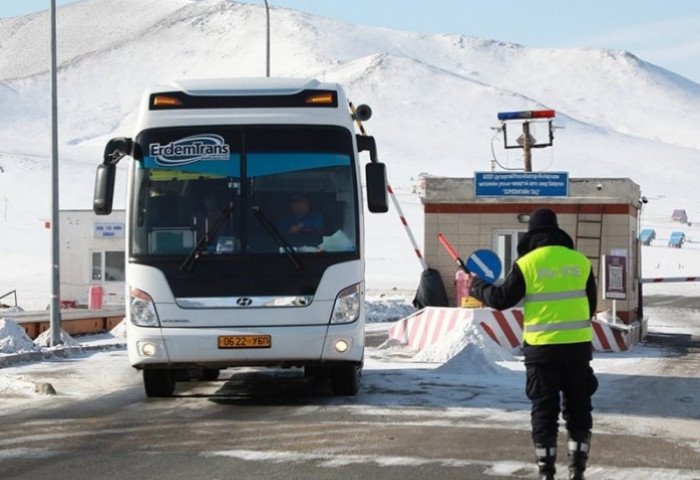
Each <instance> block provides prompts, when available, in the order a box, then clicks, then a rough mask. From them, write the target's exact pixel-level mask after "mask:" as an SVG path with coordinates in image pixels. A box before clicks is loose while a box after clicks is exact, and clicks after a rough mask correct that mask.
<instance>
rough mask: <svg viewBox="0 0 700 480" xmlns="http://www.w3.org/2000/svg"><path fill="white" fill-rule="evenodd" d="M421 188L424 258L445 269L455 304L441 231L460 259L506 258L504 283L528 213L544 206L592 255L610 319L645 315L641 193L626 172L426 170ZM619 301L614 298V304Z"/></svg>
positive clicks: (452, 266)
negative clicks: (457, 173) (469, 174)
mask: <svg viewBox="0 0 700 480" xmlns="http://www.w3.org/2000/svg"><path fill="white" fill-rule="evenodd" d="M420 185H421V188H420V191H419V192H418V193H419V195H420V196H421V201H422V204H423V208H424V221H425V229H424V235H425V238H424V250H425V258H426V261H427V263H428V265H430V266H431V267H432V268H435V269H436V270H438V271H439V272H440V275H441V277H442V280H443V283H444V285H445V290H446V291H447V294H448V298H449V299H450V301H451V305H453V306H459V304H458V303H457V292H456V288H455V273H456V271H457V269H458V267H457V265H456V264H455V261H454V260H453V258H452V257H451V256H450V255H449V254H448V253H447V251H446V250H445V249H444V248H443V247H442V245H441V244H440V243H439V241H438V234H440V233H442V234H443V235H444V236H445V237H446V238H448V239H449V241H450V243H451V244H452V245H453V246H454V248H455V250H457V252H458V253H459V255H460V257H462V258H463V259H465V261H466V259H467V258H468V257H469V255H470V254H471V252H474V251H475V250H478V249H491V250H493V251H494V252H496V253H497V254H498V256H499V258H500V260H501V262H502V263H503V271H502V273H501V275H500V278H499V279H498V280H497V281H496V282H499V281H502V280H503V278H505V276H506V275H507V274H508V272H509V271H510V269H511V267H512V265H513V262H514V261H515V260H516V259H517V244H518V241H519V240H520V239H521V238H522V236H523V235H524V234H525V233H526V232H527V222H528V220H529V215H530V214H531V213H532V212H533V211H534V210H535V209H536V208H539V207H547V208H550V209H551V210H553V211H554V212H556V213H557V217H558V221H559V226H560V228H562V229H563V230H564V231H566V232H567V233H568V234H569V235H570V236H571V238H572V239H573V240H574V244H575V246H576V249H577V250H579V251H581V252H582V253H583V254H585V255H586V256H587V257H588V258H589V259H590V261H591V264H592V266H593V272H594V274H595V277H596V281H597V284H598V287H599V295H598V310H599V312H603V311H612V312H614V314H613V318H612V321H613V322H615V321H616V319H619V320H621V321H622V322H623V323H624V324H629V323H632V322H634V321H635V320H637V319H641V318H642V311H641V310H642V309H641V305H642V304H641V292H640V287H641V247H640V245H641V243H640V241H639V230H638V229H639V215H640V208H641V205H642V203H641V192H640V188H639V186H638V185H637V184H636V183H634V182H633V181H631V180H630V179H628V178H578V179H574V178H571V179H569V178H568V174H566V173H557V172H553V173H550V172H536V173H532V172H528V173H508V172H482V173H479V172H477V173H476V174H475V177H474V178H452V177H437V176H430V175H424V176H423V178H421V182H420ZM613 302H615V303H614V304H613Z"/></svg>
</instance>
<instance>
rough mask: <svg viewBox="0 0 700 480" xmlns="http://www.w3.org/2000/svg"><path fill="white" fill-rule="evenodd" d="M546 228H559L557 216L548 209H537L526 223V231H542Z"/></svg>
mask: <svg viewBox="0 0 700 480" xmlns="http://www.w3.org/2000/svg"><path fill="white" fill-rule="evenodd" d="M547 228H559V224H558V223H557V214H556V213H554V212H553V211H552V210H550V209H548V208H538V209H537V210H535V211H534V212H532V215H530V220H529V221H528V222H527V231H528V232H531V231H533V230H542V229H547Z"/></svg>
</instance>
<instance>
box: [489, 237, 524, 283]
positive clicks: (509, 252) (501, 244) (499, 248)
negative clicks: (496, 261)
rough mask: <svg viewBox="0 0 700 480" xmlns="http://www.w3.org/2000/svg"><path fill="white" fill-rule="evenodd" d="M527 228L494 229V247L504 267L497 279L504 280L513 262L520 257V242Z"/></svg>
mask: <svg viewBox="0 0 700 480" xmlns="http://www.w3.org/2000/svg"><path fill="white" fill-rule="evenodd" d="M525 233H526V231H525V230H494V231H493V249H494V251H495V252H496V254H498V258H500V259H501V263H502V265H503V269H502V271H501V275H500V276H499V278H498V279H497V280H499V281H503V280H504V279H505V277H506V276H507V275H508V273H509V272H510V270H511V268H513V263H514V262H515V260H517V258H518V242H520V240H522V238H523V236H524V235H525Z"/></svg>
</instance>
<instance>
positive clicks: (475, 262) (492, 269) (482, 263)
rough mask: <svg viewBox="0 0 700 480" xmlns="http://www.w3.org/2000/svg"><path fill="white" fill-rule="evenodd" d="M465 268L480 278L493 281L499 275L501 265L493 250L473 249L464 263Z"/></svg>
mask: <svg viewBox="0 0 700 480" xmlns="http://www.w3.org/2000/svg"><path fill="white" fill-rule="evenodd" d="M466 267H467V270H469V271H470V272H471V273H473V274H475V275H476V276H477V277H479V278H480V279H482V280H485V281H487V282H489V283H493V282H495V281H496V279H497V278H498V277H499V276H500V275H501V270H502V269H503V265H502V264H501V259H500V258H498V255H497V254H496V252H494V251H493V250H487V249H479V250H474V252H472V254H471V255H469V258H467V263H466Z"/></svg>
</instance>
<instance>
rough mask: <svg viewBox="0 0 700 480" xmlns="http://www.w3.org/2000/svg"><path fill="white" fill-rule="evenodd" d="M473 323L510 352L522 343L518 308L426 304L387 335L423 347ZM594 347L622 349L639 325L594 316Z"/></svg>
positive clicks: (634, 338)
mask: <svg viewBox="0 0 700 480" xmlns="http://www.w3.org/2000/svg"><path fill="white" fill-rule="evenodd" d="M469 323H474V324H476V325H478V326H479V328H481V330H483V332H484V333H485V334H486V335H488V336H489V338H491V339H492V340H493V341H494V342H496V343H497V344H499V345H500V346H502V347H503V348H505V349H507V350H510V351H511V352H514V353H515V352H517V351H519V350H520V347H521V346H522V338H523V311H522V309H521V308H511V309H508V310H503V311H499V310H493V309H491V308H451V307H426V308H424V309H422V310H419V311H418V312H416V313H414V314H413V315H410V316H408V317H406V318H403V319H401V320H399V321H398V322H396V323H395V324H394V325H392V326H391V327H390V328H389V331H388V338H389V340H394V341H397V342H399V343H401V344H402V345H408V346H409V347H410V348H413V349H417V350H420V349H423V348H425V347H427V346H429V345H433V344H435V343H437V342H438V341H440V339H441V338H443V337H444V336H445V335H446V334H447V333H448V332H451V331H452V330H454V329H455V328H457V327H458V326H459V327H460V328H466V326H467V325H468V324H469ZM592 326H593V348H594V349H595V350H596V351H599V352H623V351H626V350H629V349H630V348H632V346H634V345H635V344H636V343H637V342H639V339H640V327H639V324H638V323H636V322H635V324H632V325H618V324H611V323H608V322H606V321H604V320H600V319H594V320H593V321H592Z"/></svg>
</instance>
